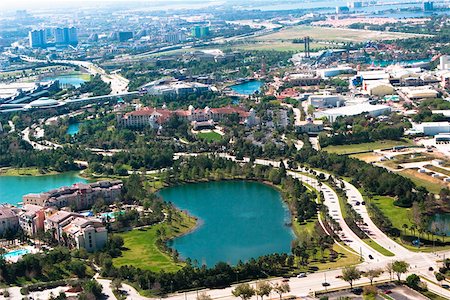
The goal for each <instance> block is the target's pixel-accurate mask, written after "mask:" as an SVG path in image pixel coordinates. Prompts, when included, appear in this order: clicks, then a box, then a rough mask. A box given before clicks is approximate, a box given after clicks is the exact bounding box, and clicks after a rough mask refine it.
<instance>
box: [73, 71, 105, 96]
mask: <svg viewBox="0 0 450 300" xmlns="http://www.w3.org/2000/svg"><path fill="white" fill-rule="evenodd" d="M79 91H80V92H81V93H83V94H84V93H92V96H94V97H95V96H103V95H108V94H109V93H111V91H112V90H111V84H110V83H106V82H104V81H103V80H102V78H101V76H100V75H98V74H97V75H95V76H91V79H90V80H89V81H87V82H84V83H83V84H81V86H80V88H79Z"/></svg>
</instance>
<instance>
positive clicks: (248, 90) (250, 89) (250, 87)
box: [230, 80, 263, 95]
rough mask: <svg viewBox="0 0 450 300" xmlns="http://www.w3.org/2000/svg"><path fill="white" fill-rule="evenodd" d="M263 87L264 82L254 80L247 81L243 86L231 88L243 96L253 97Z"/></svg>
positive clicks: (238, 85)
mask: <svg viewBox="0 0 450 300" xmlns="http://www.w3.org/2000/svg"><path fill="white" fill-rule="evenodd" d="M262 85H263V82H262V81H259V80H252V81H247V82H244V83H241V84H235V85H232V86H230V88H231V89H232V90H233V91H234V92H236V93H238V94H241V95H251V94H253V93H255V92H257V91H259V90H260V89H261V86H262Z"/></svg>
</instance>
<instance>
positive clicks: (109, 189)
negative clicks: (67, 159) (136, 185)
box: [23, 180, 123, 211]
mask: <svg viewBox="0 0 450 300" xmlns="http://www.w3.org/2000/svg"><path fill="white" fill-rule="evenodd" d="M122 186H123V185H122V182H121V181H120V180H118V181H99V182H95V183H89V184H85V183H77V184H74V185H72V186H70V187H62V188H59V189H55V190H51V191H48V192H44V193H40V194H27V195H25V196H23V203H24V204H25V205H26V204H33V205H39V206H42V207H55V208H58V209H60V208H63V207H69V208H71V209H73V210H75V211H78V210H82V209H87V208H89V207H91V206H92V205H94V203H95V201H96V200H98V199H100V198H101V199H103V200H104V201H105V203H112V202H114V201H116V200H119V199H120V194H121V191H122Z"/></svg>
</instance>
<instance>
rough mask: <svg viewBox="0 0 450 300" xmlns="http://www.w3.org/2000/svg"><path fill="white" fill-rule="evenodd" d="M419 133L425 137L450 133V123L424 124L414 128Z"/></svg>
mask: <svg viewBox="0 0 450 300" xmlns="http://www.w3.org/2000/svg"><path fill="white" fill-rule="evenodd" d="M414 127H415V129H416V130H417V131H418V132H421V133H423V134H424V135H429V136H435V135H438V134H442V133H450V123H449V122H423V123H421V124H417V125H415V126H414Z"/></svg>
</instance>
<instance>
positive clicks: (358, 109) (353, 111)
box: [314, 103, 391, 122]
mask: <svg viewBox="0 0 450 300" xmlns="http://www.w3.org/2000/svg"><path fill="white" fill-rule="evenodd" d="M363 113H365V114H368V115H370V116H372V117H378V116H381V115H388V114H390V113H391V107H390V106H387V105H372V104H369V103H362V104H356V105H351V106H343V107H338V108H332V109H328V110H324V111H321V112H317V113H314V117H315V118H316V119H319V118H323V117H326V118H327V119H328V120H329V121H330V122H335V121H336V119H337V118H339V117H347V116H356V115H360V114H363Z"/></svg>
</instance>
